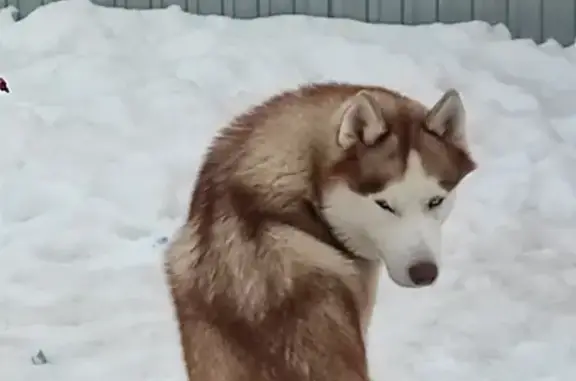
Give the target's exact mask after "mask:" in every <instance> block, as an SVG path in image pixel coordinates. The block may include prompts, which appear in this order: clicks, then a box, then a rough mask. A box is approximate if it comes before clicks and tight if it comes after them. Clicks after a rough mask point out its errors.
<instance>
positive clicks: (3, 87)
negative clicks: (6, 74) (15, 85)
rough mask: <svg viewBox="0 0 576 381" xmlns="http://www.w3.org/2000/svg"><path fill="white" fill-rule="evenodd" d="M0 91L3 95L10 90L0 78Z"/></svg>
mask: <svg viewBox="0 0 576 381" xmlns="http://www.w3.org/2000/svg"><path fill="white" fill-rule="evenodd" d="M0 91H3V92H5V93H9V92H10V89H9V88H8V84H7V83H6V81H5V80H4V78H1V77H0Z"/></svg>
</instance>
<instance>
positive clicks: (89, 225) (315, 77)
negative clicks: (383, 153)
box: [0, 0, 576, 381]
mask: <svg viewBox="0 0 576 381" xmlns="http://www.w3.org/2000/svg"><path fill="white" fill-rule="evenodd" d="M0 76H2V77H4V78H6V79H7V81H8V84H9V86H10V88H11V91H12V92H11V93H10V94H5V93H0V200H1V202H0V374H1V375H2V377H1V378H2V380H7V381H8V380H9V381H24V380H32V379H42V380H46V381H51V380H57V381H72V380H74V381H76V380H82V381H90V380H99V381H100V380H110V381H115V380H154V381H162V380H170V381H173V380H184V368H183V365H182V362H181V361H180V352H179V351H180V349H179V343H178V338H177V331H176V325H175V322H174V320H173V317H172V310H171V305H170V303H169V299H168V293H167V290H166V287H165V284H164V278H163V274H162V267H161V260H162V257H161V252H162V249H163V247H164V244H165V241H166V237H169V236H170V235H171V234H172V232H173V231H174V229H175V228H176V227H177V226H178V225H179V224H180V223H181V222H182V220H183V218H184V214H185V211H186V204H187V202H188V197H189V194H190V191H191V188H192V185H193V181H194V173H195V171H196V168H197V166H198V164H199V159H200V157H201V155H202V153H203V150H204V148H205V146H206V144H207V142H208V141H209V139H210V138H211V136H212V134H213V133H214V132H215V131H216V129H217V128H218V127H220V126H221V125H222V124H223V123H225V122H226V121H227V120H229V118H231V117H232V116H233V115H234V114H235V113H237V112H240V111H242V110H243V109H244V108H245V107H247V106H248V105H250V104H253V103H255V102H258V101H260V100H262V99H264V98H265V97H267V96H268V95H270V94H272V93H274V92H276V91H278V90H280V89H284V88H288V87H294V86H296V85H297V84H299V83H303V82H306V81H327V80H341V81H353V82H361V83H377V84H383V85H385V86H389V87H392V88H395V89H398V90H400V91H402V92H405V93H406V94H408V95H411V96H414V97H416V98H418V99H420V100H422V101H423V102H425V103H427V104H431V103H432V102H434V101H435V100H436V99H437V98H438V97H439V96H440V94H441V93H442V91H443V90H445V89H446V88H447V87H451V86H454V87H456V88H458V89H459V90H460V91H461V93H462V96H463V99H464V101H465V104H466V107H467V109H468V115H469V136H470V140H471V143H472V151H473V153H474V155H475V157H476V158H477V160H478V162H479V164H480V166H479V169H478V170H477V171H476V172H475V173H474V174H473V175H471V176H470V177H468V178H467V179H466V180H465V181H464V183H463V184H462V186H461V188H460V190H459V198H458V201H457V205H456V210H455V211H454V214H453V215H452V217H451V218H450V220H449V221H448V222H447V223H446V226H445V238H444V239H445V241H444V245H445V257H444V259H443V269H442V273H441V277H440V279H439V281H438V283H437V285H436V286H434V287H432V288H430V289H426V290H406V289H401V288H399V287H397V286H395V285H393V284H392V283H391V281H390V280H389V279H388V278H387V277H384V278H383V279H382V282H381V284H380V290H379V296H378V304H377V307H376V312H375V316H374V320H373V325H372V327H371V329H370V336H369V358H370V369H371V372H372V374H373V378H374V380H375V381H380V380H394V379H399V380H423V379H432V380H444V381H462V380H467V381H486V380H489V381H492V380H523V381H552V380H554V381H557V380H561V381H568V380H571V379H572V378H573V375H574V374H576V347H575V344H574V337H575V334H576V302H575V301H576V256H575V251H574V244H575V242H576V241H575V239H574V226H576V171H575V170H574V168H575V166H576V129H575V128H574V126H575V124H576V107H575V104H574V99H576V50H575V48H574V46H570V47H566V48H563V47H561V46H560V45H558V44H557V43H556V42H555V41H547V42H546V43H545V44H542V45H536V44H534V43H533V42H531V41H527V40H515V41H514V40H511V39H510V34H509V32H508V30H507V29H506V28H505V27H503V26H502V25H498V26H494V27H492V26H489V25H488V24H486V23H482V22H470V23H464V24H456V25H451V26H445V25H439V24H434V25H428V26H418V27H414V26H410V27H408V26H390V25H388V26H386V25H367V24H362V23H358V22H354V21H349V20H348V21H346V20H334V19H332V20H323V19H314V18H310V17H304V16H279V17H274V18H268V19H259V20H253V21H245V20H236V21H233V20H231V19H228V18H225V17H216V16H210V17H206V16H204V17H202V16H193V15H189V14H186V13H184V12H182V11H181V10H180V9H179V8H176V7H170V8H168V9H164V10H152V11H136V10H123V9H107V8H100V7H96V6H94V5H91V4H90V3H88V2H87V1H85V0H73V1H64V2H58V3H53V4H49V5H47V6H43V7H42V8H40V9H38V10H37V11H35V12H34V13H32V14H31V15H30V16H29V17H27V18H26V19H24V20H23V21H21V22H18V23H14V22H13V21H12V19H11V17H10V15H9V10H4V11H2V12H1V13H0ZM39 349H42V351H43V352H44V354H45V355H46V357H47V359H48V364H46V365H33V364H32V361H31V359H30V358H31V357H32V356H34V355H35V354H36V353H37V351H38V350H39Z"/></svg>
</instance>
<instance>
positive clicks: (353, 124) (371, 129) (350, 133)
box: [338, 90, 387, 149]
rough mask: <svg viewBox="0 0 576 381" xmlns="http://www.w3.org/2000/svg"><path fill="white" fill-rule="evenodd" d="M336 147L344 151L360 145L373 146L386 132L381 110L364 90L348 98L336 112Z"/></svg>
mask: <svg viewBox="0 0 576 381" xmlns="http://www.w3.org/2000/svg"><path fill="white" fill-rule="evenodd" d="M338 115H339V122H340V124H339V128H338V145H339V146H340V147H342V148H344V149H348V148H350V147H352V146H353V145H354V144H357V143H361V144H364V145H366V146H370V145H372V144H374V143H375V142H376V141H377V140H378V139H379V138H380V137H381V136H382V135H384V134H385V133H386V131H387V128H386V121H385V120H384V118H383V116H382V110H381V108H380V106H379V105H378V102H377V101H376V99H374V97H373V96H372V95H371V94H370V93H369V92H368V91H366V90H362V91H359V92H358V93H356V94H355V95H353V96H352V97H350V98H348V99H347V100H346V101H345V102H344V103H343V104H342V106H340V108H339V110H338Z"/></svg>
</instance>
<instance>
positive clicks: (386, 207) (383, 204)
mask: <svg viewBox="0 0 576 381" xmlns="http://www.w3.org/2000/svg"><path fill="white" fill-rule="evenodd" d="M376 204H378V206H379V207H381V208H382V209H384V210H386V211H388V212H390V213H392V214H396V211H395V210H394V209H393V208H392V207H391V206H390V204H388V203H387V202H386V201H384V200H376Z"/></svg>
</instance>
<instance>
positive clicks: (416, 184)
mask: <svg viewBox="0 0 576 381" xmlns="http://www.w3.org/2000/svg"><path fill="white" fill-rule="evenodd" d="M445 193H446V190H445V189H444V188H442V186H441V185H440V179H438V178H436V177H434V176H433V175H432V174H430V173H429V172H428V171H427V170H426V168H425V167H424V165H423V162H422V157H421V156H420V153H419V152H418V151H416V150H410V152H409V153H408V155H407V160H406V170H405V171H404V173H403V175H402V176H401V177H399V178H398V179H396V180H394V181H392V182H391V183H390V184H389V185H388V186H387V187H386V188H385V189H383V190H382V191H381V192H378V193H377V194H375V195H374V198H379V197H382V198H393V199H394V200H395V201H396V202H401V203H403V202H408V201H409V200H412V201H419V200H423V199H427V198H430V197H433V196H436V195H444V194H445Z"/></svg>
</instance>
